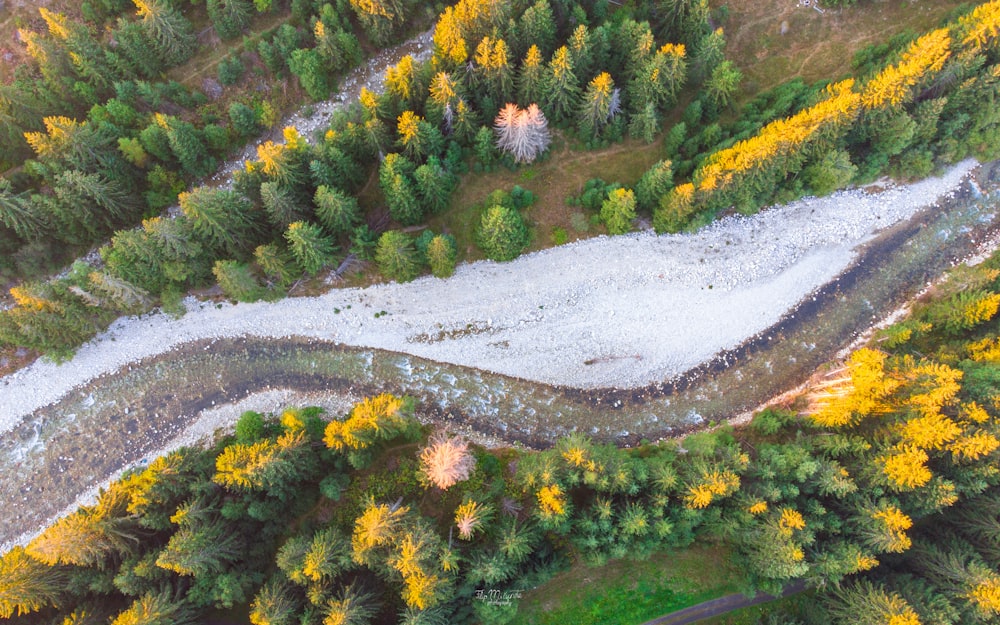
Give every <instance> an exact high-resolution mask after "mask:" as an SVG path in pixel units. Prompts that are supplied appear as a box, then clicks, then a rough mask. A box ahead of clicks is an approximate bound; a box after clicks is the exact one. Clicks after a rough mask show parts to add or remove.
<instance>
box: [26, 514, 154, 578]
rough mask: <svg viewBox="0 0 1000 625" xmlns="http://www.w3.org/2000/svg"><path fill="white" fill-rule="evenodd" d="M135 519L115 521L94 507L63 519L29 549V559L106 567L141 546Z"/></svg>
mask: <svg viewBox="0 0 1000 625" xmlns="http://www.w3.org/2000/svg"><path fill="white" fill-rule="evenodd" d="M137 534H138V532H137V530H136V528H135V526H134V524H133V522H132V520H131V519H127V518H121V517H115V516H112V515H109V514H105V513H104V511H102V510H100V509H98V508H95V507H91V508H81V509H80V510H78V511H77V512H75V513H73V514H71V515H69V516H66V517H63V518H61V519H59V521H57V522H56V523H55V524H54V525H51V526H49V527H48V528H47V529H46V530H45V531H44V532H42V533H41V534H40V535H39V536H37V537H36V538H34V539H33V540H32V541H31V542H30V543H28V547H27V549H26V551H27V553H28V555H30V556H31V557H33V558H35V559H37V560H39V561H41V562H44V563H45V564H48V565H49V566H55V565H57V564H72V565H77V566H103V565H104V564H105V563H106V562H108V561H109V560H113V559H115V558H117V557H120V556H123V555H125V554H129V553H131V552H133V551H134V550H135V549H136V548H137V547H138V546H139V539H138V536H137Z"/></svg>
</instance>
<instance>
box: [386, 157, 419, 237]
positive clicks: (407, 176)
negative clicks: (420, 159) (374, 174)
mask: <svg viewBox="0 0 1000 625" xmlns="http://www.w3.org/2000/svg"><path fill="white" fill-rule="evenodd" d="M414 169H415V168H414V166H413V163H412V162H410V161H409V160H408V159H407V158H406V157H405V156H402V155H400V154H389V155H387V156H386V157H385V160H384V161H382V165H381V167H380V168H379V186H380V187H381V188H382V193H383V195H384V196H385V201H386V204H388V206H389V214H390V215H392V218H393V219H395V220H396V221H398V222H399V223H401V224H403V225H404V226H412V225H414V224H418V223H420V221H421V220H422V219H423V218H424V208H423V206H422V205H421V203H420V201H419V199H418V198H417V192H416V189H415V188H414V186H415V185H414V181H413V171H414Z"/></svg>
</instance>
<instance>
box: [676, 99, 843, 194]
mask: <svg viewBox="0 0 1000 625" xmlns="http://www.w3.org/2000/svg"><path fill="white" fill-rule="evenodd" d="M853 86H854V81H853V80H845V81H842V82H839V83H837V84H835V85H830V86H828V87H827V97H826V99H824V100H822V101H820V102H818V103H816V104H815V105H813V106H811V107H809V108H807V109H804V110H802V111H800V112H799V113H796V114H795V115H793V116H791V117H787V118H785V119H779V120H776V121H773V122H771V123H770V124H768V125H767V126H764V128H762V129H761V130H760V132H758V133H757V134H756V135H754V136H753V137H750V138H749V139H746V140H744V141H740V142H738V143H737V144H735V145H734V146H732V147H730V148H727V149H725V150H720V151H718V152H716V153H714V154H712V156H710V157H709V159H708V162H707V163H706V164H705V165H704V166H703V167H701V168H700V169H699V170H698V172H696V176H695V177H696V180H697V182H698V188H699V189H700V190H705V191H707V190H711V189H715V188H723V187H727V186H729V185H730V184H731V183H733V182H735V181H736V176H738V175H739V174H742V173H745V172H750V171H753V170H755V169H758V168H761V167H762V166H764V165H766V164H767V162H768V161H770V160H771V159H774V158H775V157H777V156H780V155H783V154H787V153H789V152H792V151H795V150H799V149H801V146H802V144H803V143H805V142H806V141H808V140H809V139H811V138H812V137H814V136H817V135H821V134H822V133H823V131H825V130H827V129H830V128H835V127H842V126H844V125H845V124H847V123H848V122H850V120H852V119H853V118H854V116H855V114H856V113H857V111H858V105H859V102H860V96H859V95H858V94H857V93H854V91H853V90H852V87H853Z"/></svg>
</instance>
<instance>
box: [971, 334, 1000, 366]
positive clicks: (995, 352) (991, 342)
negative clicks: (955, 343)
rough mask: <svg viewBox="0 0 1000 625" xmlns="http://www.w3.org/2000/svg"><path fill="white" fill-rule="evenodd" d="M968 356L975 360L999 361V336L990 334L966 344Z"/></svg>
mask: <svg viewBox="0 0 1000 625" xmlns="http://www.w3.org/2000/svg"><path fill="white" fill-rule="evenodd" d="M966 350H968V353H969V358H971V359H972V360H975V361H976V362H1000V337H997V336H990V337H986V338H985V339H983V340H981V341H976V342H975V343H969V344H968V345H967V346H966Z"/></svg>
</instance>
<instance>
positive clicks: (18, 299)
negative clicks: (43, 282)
mask: <svg viewBox="0 0 1000 625" xmlns="http://www.w3.org/2000/svg"><path fill="white" fill-rule="evenodd" d="M10 295H11V297H13V298H14V303H15V304H17V305H18V306H20V307H22V308H28V309H30V310H37V311H39V312H41V311H46V310H47V311H57V310H60V309H61V308H62V306H60V305H59V304H58V303H57V302H53V301H51V300H47V299H45V298H44V297H38V296H37V295H36V294H35V293H34V292H33V291H32V289H30V288H27V287H25V286H23V285H22V286H12V287H11V288H10Z"/></svg>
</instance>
